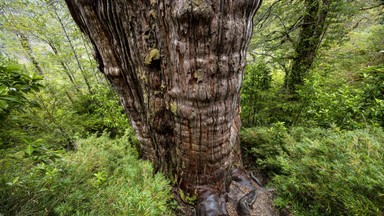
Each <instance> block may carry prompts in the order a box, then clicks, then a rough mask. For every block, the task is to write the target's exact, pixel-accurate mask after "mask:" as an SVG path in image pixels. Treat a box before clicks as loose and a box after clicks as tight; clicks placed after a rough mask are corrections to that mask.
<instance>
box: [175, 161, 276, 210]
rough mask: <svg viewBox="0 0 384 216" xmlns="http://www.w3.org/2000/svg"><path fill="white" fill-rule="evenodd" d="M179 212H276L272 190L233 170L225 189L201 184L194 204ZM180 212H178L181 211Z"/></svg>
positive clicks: (243, 173) (241, 172)
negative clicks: (202, 188) (191, 207)
mask: <svg viewBox="0 0 384 216" xmlns="http://www.w3.org/2000/svg"><path fill="white" fill-rule="evenodd" d="M190 210H191V211H188V210H187V211H185V212H183V213H182V215H191V216H252V215H258V216H259V215H262V216H272V215H279V214H278V212H277V211H276V210H275V209H274V208H273V204H272V192H271V191H268V190H266V189H265V188H263V187H262V186H261V185H260V183H259V182H258V181H257V179H253V178H250V177H249V176H248V175H247V174H246V173H245V172H243V171H239V170H237V169H236V170H234V172H233V174H232V180H231V182H230V184H229V185H228V186H227V189H226V191H223V192H221V191H219V190H217V189H214V188H204V190H201V191H199V192H198V200H197V206H196V208H194V209H190ZM180 215H181V214H180Z"/></svg>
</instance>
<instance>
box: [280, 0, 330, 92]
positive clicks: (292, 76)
mask: <svg viewBox="0 0 384 216" xmlns="http://www.w3.org/2000/svg"><path fill="white" fill-rule="evenodd" d="M331 1H332V0H305V2H304V3H305V8H306V14H305V15H304V18H303V23H302V27H301V31H300V35H299V41H298V43H297V45H296V47H295V53H296V55H295V58H294V60H293V63H292V67H291V70H290V71H289V73H288V74H287V75H286V77H285V88H286V90H287V92H288V93H289V94H291V95H295V92H296V89H297V86H301V85H303V84H304V78H305V77H306V75H307V74H308V71H309V70H310V69H311V67H312V64H313V62H314V60H315V58H316V54H317V50H318V48H319V46H320V43H321V41H322V38H323V35H324V34H325V31H326V26H327V25H326V18H327V15H328V12H329V6H330V3H331Z"/></svg>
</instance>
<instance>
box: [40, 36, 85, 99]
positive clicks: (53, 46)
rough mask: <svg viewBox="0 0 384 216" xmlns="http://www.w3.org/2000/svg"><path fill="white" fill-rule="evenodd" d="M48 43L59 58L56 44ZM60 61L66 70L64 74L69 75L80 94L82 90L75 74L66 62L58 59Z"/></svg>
mask: <svg viewBox="0 0 384 216" xmlns="http://www.w3.org/2000/svg"><path fill="white" fill-rule="evenodd" d="M47 43H48V45H49V46H50V47H51V49H52V50H53V52H54V53H55V55H56V56H58V55H59V51H58V50H57V48H56V46H55V44H54V43H53V42H52V41H48V42H47ZM58 59H59V62H60V64H61V67H62V68H63V70H64V73H65V74H66V75H67V77H68V79H69V80H70V81H71V83H72V85H73V86H74V87H75V89H76V91H77V92H78V93H79V92H80V89H79V86H78V85H77V84H76V80H75V77H74V76H73V73H72V72H71V70H70V69H69V67H68V66H67V64H66V63H65V62H64V61H62V60H60V58H58ZM71 101H72V100H71Z"/></svg>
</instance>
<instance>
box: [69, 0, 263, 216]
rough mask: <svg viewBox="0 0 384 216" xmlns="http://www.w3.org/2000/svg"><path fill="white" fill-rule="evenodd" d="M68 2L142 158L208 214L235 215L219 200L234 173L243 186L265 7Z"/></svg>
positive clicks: (254, 2) (246, 2) (248, 1)
mask: <svg viewBox="0 0 384 216" xmlns="http://www.w3.org/2000/svg"><path fill="white" fill-rule="evenodd" d="M66 2H67V4H68V7H69V9H70V11H71V14H72V16H73V17H74V19H75V21H76V22H77V24H78V25H79V26H80V28H81V30H82V31H83V32H84V33H85V34H86V35H87V36H88V37H89V38H90V40H91V42H92V43H93V45H94V48H95V52H96V59H97V60H98V62H99V65H100V69H101V71H103V72H104V74H105V75H106V76H107V78H108V79H109V80H110V82H111V83H112V85H113V86H114V87H115V88H116V89H117V91H118V93H119V95H120V98H121V103H122V105H123V107H124V109H125V111H126V113H127V114H128V116H129V118H130V121H131V124H132V126H133V128H134V129H135V132H136V134H137V137H138V138H139V140H140V143H141V154H142V156H143V157H144V158H146V159H149V160H151V161H152V162H153V163H154V165H155V167H156V169H157V170H161V171H163V172H164V173H167V174H169V175H172V177H174V178H176V179H177V182H179V183H180V185H181V187H182V188H183V189H185V190H187V191H188V192H189V193H197V194H198V195H199V196H200V201H201V204H202V205H201V206H202V207H201V209H200V210H199V211H200V212H203V213H200V214H202V215H205V214H206V215H221V214H227V213H226V212H225V208H224V209H218V208H220V207H219V205H220V204H219V199H220V198H219V197H218V196H219V195H218V194H220V193H221V192H222V191H228V186H229V184H230V182H231V180H232V176H233V173H236V175H238V176H237V179H241V178H242V177H241V175H242V174H241V172H238V171H236V170H241V169H242V161H241V157H240V147H239V128H240V116H239V112H240V107H239V102H240V101H239V99H240V98H239V91H240V87H241V83H242V76H243V69H244V66H245V60H246V59H245V57H246V56H245V54H246V48H247V45H248V41H249V38H250V36H251V31H252V17H253V15H254V13H255V12H256V10H257V8H258V6H259V4H260V2H261V0H227V1H226V0H177V1H176V0H163V1H156V0H151V1H149V0H147V1H143V0H137V1H126V0H66ZM239 176H240V177H239ZM216 192H218V193H216ZM209 205H211V207H212V206H216V207H212V209H213V210H212V209H211V210H210V208H211V207H210V206H209ZM204 212H205V213H204Z"/></svg>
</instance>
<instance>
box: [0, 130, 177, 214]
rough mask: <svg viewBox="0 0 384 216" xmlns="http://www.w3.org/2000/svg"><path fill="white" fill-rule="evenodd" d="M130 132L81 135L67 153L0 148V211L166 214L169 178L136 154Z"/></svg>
mask: <svg viewBox="0 0 384 216" xmlns="http://www.w3.org/2000/svg"><path fill="white" fill-rule="evenodd" d="M130 137H132V132H130V134H128V133H127V134H126V135H125V136H123V137H121V138H119V139H111V138H109V137H108V136H107V135H105V134H104V135H102V136H100V137H96V136H91V137H89V138H87V139H79V140H78V141H77V142H76V144H77V151H75V152H69V153H64V152H63V151H60V150H52V149H44V153H42V149H39V147H38V146H35V147H28V148H27V149H23V150H19V151H18V152H7V153H5V152H2V153H3V155H5V157H4V158H2V159H1V160H0V166H1V167H2V171H1V173H0V184H1V185H0V215H2V214H4V215H170V214H171V210H170V208H169V203H170V201H171V198H172V195H171V193H170V189H171V188H170V186H169V182H168V181H167V180H166V179H165V178H164V176H163V175H161V174H159V173H158V174H156V175H153V168H152V166H151V164H150V163H149V162H146V161H142V160H138V154H137V152H136V150H135V149H134V148H133V147H132V139H131V142H130V143H129V142H128V140H130ZM3 168H4V169H3Z"/></svg>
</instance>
